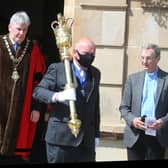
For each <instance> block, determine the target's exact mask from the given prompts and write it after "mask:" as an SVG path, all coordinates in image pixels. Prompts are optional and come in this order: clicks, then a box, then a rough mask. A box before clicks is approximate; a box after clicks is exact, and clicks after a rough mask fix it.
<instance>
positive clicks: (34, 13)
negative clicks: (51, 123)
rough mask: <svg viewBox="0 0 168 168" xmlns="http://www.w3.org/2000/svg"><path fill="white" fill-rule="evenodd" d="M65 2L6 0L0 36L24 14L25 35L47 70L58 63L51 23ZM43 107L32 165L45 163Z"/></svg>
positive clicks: (1, 12)
mask: <svg viewBox="0 0 168 168" xmlns="http://www.w3.org/2000/svg"><path fill="white" fill-rule="evenodd" d="M63 9H64V0H5V1H3V5H1V6H0V34H6V33H7V32H8V29H7V27H8V23H9V19H10V17H11V15H12V14H13V13H15V12H16V11H22V10H24V11H26V12H27V13H28V14H29V16H30V18H31V26H30V29H29V32H28V36H29V38H31V39H34V40H37V41H38V43H39V44H40V47H41V49H42V52H43V54H44V56H45V57H46V65H47V67H48V66H49V65H50V64H51V63H53V62H58V61H60V56H59V52H58V49H57V47H56V41H55V36H54V32H53V30H52V29H51V22H52V21H54V20H56V19H57V14H58V13H62V14H63ZM45 111H46V107H45V105H44V110H43V112H42V113H43V114H42V115H40V120H39V122H38V124H37V129H36V135H35V139H34V143H33V148H32V154H31V156H30V162H31V163H46V162H47V161H46V151H45V142H44V135H45V129H46V124H47V123H46V122H44V119H43V118H44V112H45Z"/></svg>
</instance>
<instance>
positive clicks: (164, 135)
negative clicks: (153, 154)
mask: <svg viewBox="0 0 168 168" xmlns="http://www.w3.org/2000/svg"><path fill="white" fill-rule="evenodd" d="M144 78H145V72H144V71H142V72H138V73H134V74H132V75H130V76H129V77H128V79H127V81H126V83H125V88H124V93H123V98H122V101H121V104H120V107H119V110H120V112H121V117H122V118H124V120H125V121H126V127H125V134H124V143H125V145H126V146H127V147H132V146H133V145H134V144H135V143H136V141H137V139H138V137H139V131H138V129H135V128H134V127H133V126H132V121H133V119H134V117H139V116H141V100H142V94H143V84H144ZM155 116H156V118H157V119H159V118H161V119H162V120H163V122H164V126H163V127H162V128H161V129H160V130H159V131H157V138H158V140H159V142H160V143H161V145H163V146H167V145H168V73H167V72H164V71H162V70H161V69H159V70H158V81H157V96H156V110H155Z"/></svg>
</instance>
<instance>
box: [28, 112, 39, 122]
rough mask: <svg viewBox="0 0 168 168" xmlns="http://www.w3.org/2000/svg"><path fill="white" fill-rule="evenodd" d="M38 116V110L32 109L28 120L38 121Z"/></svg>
mask: <svg viewBox="0 0 168 168" xmlns="http://www.w3.org/2000/svg"><path fill="white" fill-rule="evenodd" d="M39 118H40V112H39V111H37V110H33V111H32V112H31V114H30V121H32V122H35V123H36V122H38V120H39Z"/></svg>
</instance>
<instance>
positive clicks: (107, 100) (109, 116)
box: [100, 86, 125, 133]
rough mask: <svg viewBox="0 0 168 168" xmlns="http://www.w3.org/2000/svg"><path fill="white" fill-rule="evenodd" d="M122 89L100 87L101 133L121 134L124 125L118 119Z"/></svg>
mask: <svg viewBox="0 0 168 168" xmlns="http://www.w3.org/2000/svg"><path fill="white" fill-rule="evenodd" d="M121 92H122V88H115V87H105V86H101V87H100V95H101V96H100V107H101V131H103V132H115V133H121V132H122V131H123V127H124V125H125V123H124V121H123V120H121V118H120V112H119V105H120V101H121Z"/></svg>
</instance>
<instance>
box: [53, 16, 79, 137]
mask: <svg viewBox="0 0 168 168" xmlns="http://www.w3.org/2000/svg"><path fill="white" fill-rule="evenodd" d="M57 20H58V21H56V20H55V21H53V22H52V23H51V28H52V30H53V31H54V35H55V39H56V45H57V47H58V49H59V53H60V56H61V61H63V63H64V66H65V74H66V80H67V83H66V85H65V89H69V88H74V89H75V85H74V83H73V82H72V75H71V66H70V55H71V54H70V53H69V49H70V48H71V46H72V35H71V27H72V24H73V19H72V18H65V17H64V16H62V15H61V14H60V13H59V14H58V15H57ZM69 107H70V120H69V121H68V126H69V128H70V129H71V132H72V134H73V135H74V136H75V137H77V135H78V133H79V130H80V126H81V121H80V120H79V119H78V118H77V113H76V108H75V102H74V101H72V100H70V101H69Z"/></svg>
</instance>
